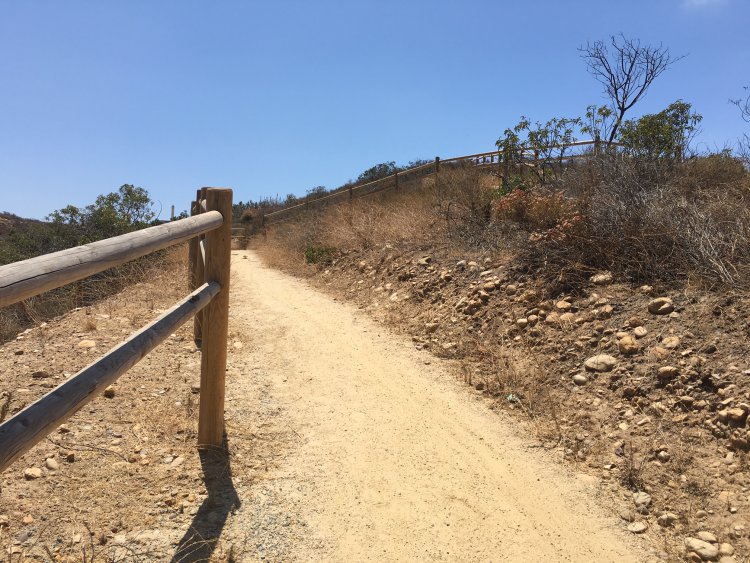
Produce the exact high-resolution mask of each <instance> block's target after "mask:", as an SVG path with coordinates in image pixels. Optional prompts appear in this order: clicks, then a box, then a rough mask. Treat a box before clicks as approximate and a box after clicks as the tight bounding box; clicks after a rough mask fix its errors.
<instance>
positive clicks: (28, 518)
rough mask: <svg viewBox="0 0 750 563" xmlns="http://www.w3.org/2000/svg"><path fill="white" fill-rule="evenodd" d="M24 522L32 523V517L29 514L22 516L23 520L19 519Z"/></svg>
mask: <svg viewBox="0 0 750 563" xmlns="http://www.w3.org/2000/svg"><path fill="white" fill-rule="evenodd" d="M21 522H23V523H24V524H27V525H28V524H33V523H34V517H33V516H32V515H31V514H27V515H26V516H24V517H23V520H21Z"/></svg>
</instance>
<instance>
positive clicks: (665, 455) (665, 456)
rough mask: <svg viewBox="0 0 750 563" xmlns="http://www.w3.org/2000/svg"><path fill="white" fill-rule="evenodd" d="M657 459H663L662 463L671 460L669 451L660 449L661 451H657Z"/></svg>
mask: <svg viewBox="0 0 750 563" xmlns="http://www.w3.org/2000/svg"><path fill="white" fill-rule="evenodd" d="M656 459H658V460H659V461H661V462H662V463H666V462H668V461H669V452H666V451H664V450H660V451H659V452H657V454H656Z"/></svg>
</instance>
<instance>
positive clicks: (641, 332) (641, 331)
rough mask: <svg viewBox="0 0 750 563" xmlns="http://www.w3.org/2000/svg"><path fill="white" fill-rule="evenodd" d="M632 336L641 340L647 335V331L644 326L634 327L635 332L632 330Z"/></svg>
mask: <svg viewBox="0 0 750 563" xmlns="http://www.w3.org/2000/svg"><path fill="white" fill-rule="evenodd" d="M633 334H634V335H635V337H636V338H643V337H644V336H646V335H647V334H648V330H647V329H646V327H645V326H637V327H635V330H633Z"/></svg>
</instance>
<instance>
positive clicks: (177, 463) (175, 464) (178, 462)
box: [169, 455, 185, 468]
mask: <svg viewBox="0 0 750 563" xmlns="http://www.w3.org/2000/svg"><path fill="white" fill-rule="evenodd" d="M183 463H185V458H184V457H182V456H181V455H180V456H177V457H176V458H174V459H173V460H172V462H171V463H170V464H169V466H170V467H172V468H175V467H179V466H180V465H182V464H183Z"/></svg>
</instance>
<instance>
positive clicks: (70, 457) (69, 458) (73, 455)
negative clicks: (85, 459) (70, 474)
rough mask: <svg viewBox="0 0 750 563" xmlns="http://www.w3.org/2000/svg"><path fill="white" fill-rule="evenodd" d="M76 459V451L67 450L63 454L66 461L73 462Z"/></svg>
mask: <svg viewBox="0 0 750 563" xmlns="http://www.w3.org/2000/svg"><path fill="white" fill-rule="evenodd" d="M75 460H76V453H75V452H67V453H66V454H65V461H67V462H68V463H73V462H74V461H75Z"/></svg>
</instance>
